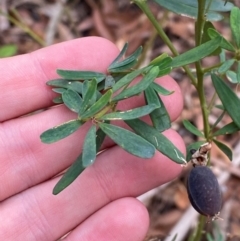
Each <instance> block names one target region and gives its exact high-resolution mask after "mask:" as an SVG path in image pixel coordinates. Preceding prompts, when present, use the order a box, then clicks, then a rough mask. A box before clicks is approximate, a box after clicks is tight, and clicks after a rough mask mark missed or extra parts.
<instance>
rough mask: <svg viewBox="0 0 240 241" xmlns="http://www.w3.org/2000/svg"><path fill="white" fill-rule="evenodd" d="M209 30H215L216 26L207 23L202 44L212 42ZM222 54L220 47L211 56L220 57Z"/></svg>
mask: <svg viewBox="0 0 240 241" xmlns="http://www.w3.org/2000/svg"><path fill="white" fill-rule="evenodd" d="M208 29H215V28H214V25H213V24H212V23H211V22H209V21H207V22H205V24H204V27H203V36H202V42H201V43H202V44H203V43H206V42H207V41H209V40H211V38H210V36H209V34H208ZM220 53H221V48H220V47H218V48H217V49H216V50H215V51H213V52H212V53H211V56H216V55H219V54H220Z"/></svg>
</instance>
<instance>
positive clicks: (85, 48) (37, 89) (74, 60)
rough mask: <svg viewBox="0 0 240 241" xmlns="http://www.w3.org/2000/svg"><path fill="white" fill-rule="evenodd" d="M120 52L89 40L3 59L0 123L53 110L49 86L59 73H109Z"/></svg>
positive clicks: (102, 41) (0, 65) (99, 40)
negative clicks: (86, 71) (74, 71)
mask: <svg viewBox="0 0 240 241" xmlns="http://www.w3.org/2000/svg"><path fill="white" fill-rule="evenodd" d="M118 52H119V50H118V49H117V48H116V46H115V45H114V44H113V43H111V42H109V41H108V40H106V39H103V38H99V37H88V38H81V39H76V40H72V41H68V42H64V43H61V44H56V45H53V46H50V47H47V48H43V49H40V50H38V51H35V52H33V53H31V54H26V55H20V56H17V57H12V58H7V59H0V73H1V88H0V96H1V98H0V106H2V110H1V112H0V122H3V121H6V120H8V119H11V118H15V117H18V116H21V115H24V114H27V113H29V112H32V111H35V110H38V109H41V108H45V107H48V106H51V105H52V104H53V103H52V97H53V94H52V91H51V89H50V88H49V87H47V86H46V82H47V81H48V80H51V79H54V78H59V76H58V75H57V73H56V69H75V70H92V71H98V72H106V69H107V67H108V65H109V64H110V63H111V62H112V61H113V59H114V58H115V57H116V56H117V54H118Z"/></svg>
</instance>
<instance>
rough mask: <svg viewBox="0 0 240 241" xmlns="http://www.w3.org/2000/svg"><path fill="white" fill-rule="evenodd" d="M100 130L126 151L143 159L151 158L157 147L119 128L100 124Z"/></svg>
mask: <svg viewBox="0 0 240 241" xmlns="http://www.w3.org/2000/svg"><path fill="white" fill-rule="evenodd" d="M99 126H100V128H101V129H102V130H103V131H104V132H105V133H106V134H107V135H108V136H109V137H110V138H111V139H112V140H113V141H114V142H115V143H117V144H118V145H119V146H120V147H122V148H123V149H124V150H125V151H127V152H129V153H131V154H133V155H134V156H138V157H141V158H151V157H152V156H153V155H154V153H155V147H154V146H153V145H152V144H150V143H149V142H148V141H146V140H145V139H143V138H142V137H141V136H138V135H136V134H135V133H133V132H131V131H128V130H126V129H123V128H121V127H118V126H114V125H110V124H104V123H99Z"/></svg>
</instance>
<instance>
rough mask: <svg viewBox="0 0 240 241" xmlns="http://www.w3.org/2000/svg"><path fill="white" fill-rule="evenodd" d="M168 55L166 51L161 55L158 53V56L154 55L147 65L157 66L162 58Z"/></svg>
mask: <svg viewBox="0 0 240 241" xmlns="http://www.w3.org/2000/svg"><path fill="white" fill-rule="evenodd" d="M167 57H169V56H168V54H167V53H163V54H161V55H159V56H158V57H156V58H155V59H153V60H152V61H151V62H150V63H149V65H154V66H158V65H159V64H160V63H161V62H162V61H163V60H164V59H166V58H167Z"/></svg>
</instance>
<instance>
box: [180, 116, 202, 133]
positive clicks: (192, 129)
mask: <svg viewBox="0 0 240 241" xmlns="http://www.w3.org/2000/svg"><path fill="white" fill-rule="evenodd" d="M183 125H184V127H185V128H186V129H187V130H188V131H190V132H191V133H193V134H194V135H196V136H200V137H204V135H203V133H202V132H201V131H200V130H198V129H197V127H196V126H194V125H193V124H192V123H191V122H189V121H188V120H183Z"/></svg>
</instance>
